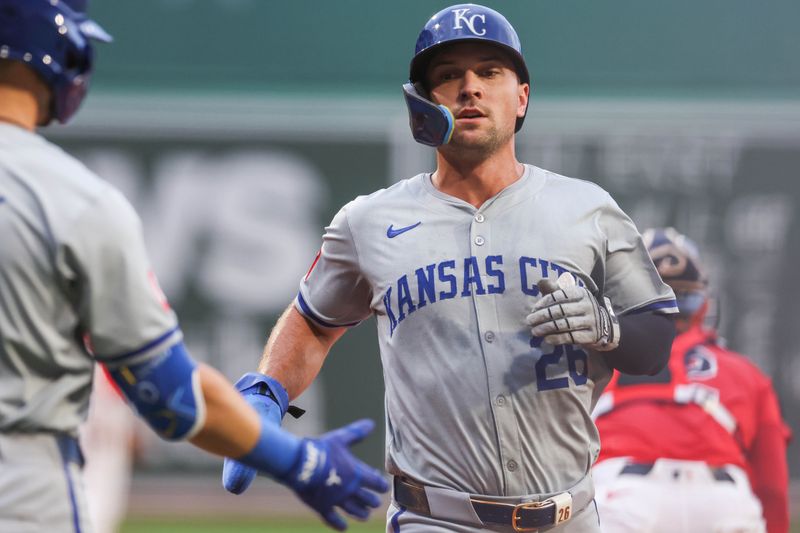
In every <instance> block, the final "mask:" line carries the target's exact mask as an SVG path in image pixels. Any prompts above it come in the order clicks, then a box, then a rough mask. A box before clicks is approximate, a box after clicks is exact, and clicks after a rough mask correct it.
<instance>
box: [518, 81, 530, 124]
mask: <svg viewBox="0 0 800 533" xmlns="http://www.w3.org/2000/svg"><path fill="white" fill-rule="evenodd" d="M530 92H531V86H530V84H528V83H520V84H519V85H518V86H517V96H518V98H519V101H518V105H517V117H518V118H522V117H524V116H525V113H526V112H527V110H528V97H529V96H530Z"/></svg>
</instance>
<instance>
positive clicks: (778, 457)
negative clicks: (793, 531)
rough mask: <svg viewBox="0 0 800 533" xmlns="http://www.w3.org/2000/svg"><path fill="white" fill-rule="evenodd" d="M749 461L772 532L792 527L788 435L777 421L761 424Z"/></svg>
mask: <svg viewBox="0 0 800 533" xmlns="http://www.w3.org/2000/svg"><path fill="white" fill-rule="evenodd" d="M747 462H748V463H749V465H750V470H751V472H752V473H753V478H752V481H753V492H754V493H755V495H756V496H757V497H758V499H759V500H760V501H761V506H762V508H763V510H764V518H765V520H766V522H767V531H768V532H769V533H786V531H788V530H789V504H788V485H789V469H788V466H787V463H786V437H785V436H784V433H783V429H782V428H781V427H780V426H777V425H764V424H761V425H760V426H759V428H758V434H757V435H756V437H755V439H753V444H752V445H751V448H750V450H748V457H747Z"/></svg>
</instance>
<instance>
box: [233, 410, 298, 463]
mask: <svg viewBox="0 0 800 533" xmlns="http://www.w3.org/2000/svg"><path fill="white" fill-rule="evenodd" d="M300 443H301V439H299V438H298V437H296V436H294V435H292V434H291V433H289V432H288V431H286V430H283V429H281V428H280V427H279V426H277V425H275V424H273V423H271V422H269V421H267V422H266V423H264V422H263V421H262V423H261V435H260V436H259V438H258V442H256V445H255V446H254V447H253V449H252V450H250V451H249V452H248V453H247V454H246V455H244V456H242V457H240V458H239V459H237V461H239V462H241V463H244V464H246V465H248V466H252V467H253V468H255V469H257V470H260V471H262V472H267V473H268V474H271V475H272V476H274V477H280V476H283V475H284V474H286V473H287V472H288V471H289V470H290V469H291V468H292V466H293V465H294V464H295V462H296V461H297V457H298V456H299V455H300Z"/></svg>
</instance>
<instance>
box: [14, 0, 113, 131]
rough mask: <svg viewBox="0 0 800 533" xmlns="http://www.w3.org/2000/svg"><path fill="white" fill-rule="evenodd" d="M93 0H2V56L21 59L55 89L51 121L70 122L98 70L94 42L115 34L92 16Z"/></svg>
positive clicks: (105, 40) (16, 59)
mask: <svg viewBox="0 0 800 533" xmlns="http://www.w3.org/2000/svg"><path fill="white" fill-rule="evenodd" d="M86 3H87V0H0V59H10V60H14V61H20V62H22V63H25V64H26V65H28V66H30V67H31V68H32V69H33V70H34V71H35V72H37V73H38V74H39V76H41V78H42V79H43V80H44V82H45V83H46V84H47V85H48V86H49V87H50V89H51V90H52V92H53V97H52V104H51V110H50V119H51V120H52V119H56V120H58V121H59V122H61V123H65V122H67V121H68V120H69V119H70V117H72V115H73V114H75V112H76V111H77V110H78V107H80V105H81V102H82V101H83V98H84V96H86V91H87V90H88V88H89V80H90V78H91V74H92V65H93V60H94V50H93V46H92V40H98V41H103V42H110V41H111V36H110V35H109V34H108V33H106V31H105V30H104V29H103V28H101V27H100V26H99V25H98V24H97V23H96V22H94V21H93V20H91V19H89V17H88V16H87V15H86Z"/></svg>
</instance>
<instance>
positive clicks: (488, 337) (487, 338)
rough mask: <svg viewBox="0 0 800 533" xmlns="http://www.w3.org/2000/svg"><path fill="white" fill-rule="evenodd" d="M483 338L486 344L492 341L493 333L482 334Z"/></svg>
mask: <svg viewBox="0 0 800 533" xmlns="http://www.w3.org/2000/svg"><path fill="white" fill-rule="evenodd" d="M483 338H484V339H486V342H492V341H493V340H494V332H493V331H487V332H486V333H484V335H483Z"/></svg>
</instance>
